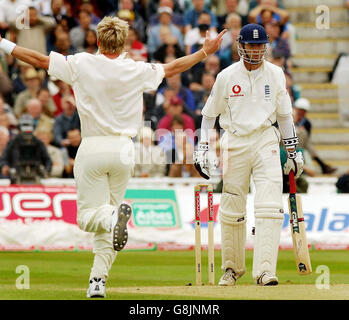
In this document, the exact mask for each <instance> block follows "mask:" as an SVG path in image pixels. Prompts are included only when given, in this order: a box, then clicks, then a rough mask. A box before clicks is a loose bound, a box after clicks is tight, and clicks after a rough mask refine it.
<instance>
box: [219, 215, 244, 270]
mask: <svg viewBox="0 0 349 320" xmlns="http://www.w3.org/2000/svg"><path fill="white" fill-rule="evenodd" d="M219 218H220V222H221V241H222V242H221V243H222V270H223V271H225V270H226V269H227V268H232V269H233V270H234V272H235V274H236V276H237V277H241V276H242V275H243V274H244V273H245V272H246V267H245V244H246V215H245V213H231V212H226V211H224V210H222V209H220V210H219Z"/></svg>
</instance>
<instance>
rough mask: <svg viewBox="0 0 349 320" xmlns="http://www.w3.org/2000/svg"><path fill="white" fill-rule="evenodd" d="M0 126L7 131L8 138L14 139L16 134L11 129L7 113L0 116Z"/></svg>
mask: <svg viewBox="0 0 349 320" xmlns="http://www.w3.org/2000/svg"><path fill="white" fill-rule="evenodd" d="M0 126H1V127H4V128H6V129H7V130H8V131H9V134H10V138H12V137H14V136H15V135H16V134H17V133H18V132H17V131H16V130H13V129H12V128H11V123H10V119H9V116H8V114H7V113H2V114H0Z"/></svg>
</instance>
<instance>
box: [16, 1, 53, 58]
mask: <svg viewBox="0 0 349 320" xmlns="http://www.w3.org/2000/svg"><path fill="white" fill-rule="evenodd" d="M55 25H56V22H55V20H54V19H53V18H51V17H44V16H41V15H39V14H38V11H37V9H35V8H34V7H29V28H20V29H18V28H16V21H12V22H11V28H12V30H14V32H15V33H16V37H17V41H16V42H17V45H19V46H21V47H25V48H27V49H32V50H35V51H38V52H40V53H42V54H44V55H47V47H46V37H47V34H48V33H49V32H50V31H51V30H52V29H53V28H54V27H55Z"/></svg>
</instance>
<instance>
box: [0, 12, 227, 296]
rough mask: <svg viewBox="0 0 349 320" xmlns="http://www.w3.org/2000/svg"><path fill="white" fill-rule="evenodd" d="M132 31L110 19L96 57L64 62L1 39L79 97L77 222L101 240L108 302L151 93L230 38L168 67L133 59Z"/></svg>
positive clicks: (92, 291) (101, 277)
mask: <svg viewBox="0 0 349 320" xmlns="http://www.w3.org/2000/svg"><path fill="white" fill-rule="evenodd" d="M128 28H129V26H128V23H127V22H125V21H123V20H120V19H118V18H116V17H104V18H103V20H102V21H101V22H100V23H99V24H98V26H97V44H98V47H99V52H98V54H96V55H92V54H89V53H78V54H75V55H69V56H63V55H61V54H59V53H57V52H53V51H52V52H51V53H50V55H49V56H45V55H42V54H40V53H38V52H36V51H33V50H28V49H26V48H23V47H19V46H16V44H15V43H12V42H10V41H8V40H6V39H2V38H1V37H0V49H2V50H4V51H5V52H6V53H7V54H12V55H13V56H14V57H16V58H18V59H20V60H22V61H24V62H27V63H29V64H31V65H33V66H35V67H38V68H42V69H46V70H48V74H49V75H50V76H55V77H56V78H58V79H60V80H62V81H64V82H66V83H68V84H69V85H71V86H72V88H73V90H74V94H75V99H76V105H77V109H78V112H79V116H80V121H81V135H82V142H81V145H80V147H79V150H78V153H77V156H76V159H75V165H74V176H75V182H76V188H77V207H78V212H77V223H78V225H79V227H80V228H81V229H82V230H84V231H87V232H93V233H94V244H93V247H94V249H93V252H94V254H95V256H94V262H93V266H92V269H91V273H90V278H89V279H90V281H89V282H90V283H89V288H88V290H87V297H105V281H106V279H107V277H108V273H109V270H110V268H111V266H112V264H113V262H114V260H115V258H116V254H117V251H120V250H121V249H123V248H124V246H125V245H126V242H127V238H128V235H127V227H126V225H127V222H128V219H129V218H130V216H131V207H130V206H129V205H127V204H124V203H122V201H123V198H124V194H125V191H126V187H127V183H128V181H129V179H130V176H131V173H132V170H133V166H134V145H133V141H132V138H133V137H135V136H136V134H137V132H138V131H139V129H140V126H141V125H142V109H143V101H142V99H143V95H142V94H143V92H144V91H146V90H156V89H157V87H158V86H159V84H160V83H161V82H162V80H163V78H164V77H171V76H173V75H175V74H177V73H181V72H183V71H185V70H187V69H189V68H191V67H192V66H193V65H195V64H196V63H198V62H199V61H201V60H203V59H205V58H206V57H207V56H208V55H210V54H212V53H214V52H216V51H217V50H218V49H219V46H220V44H221V42H222V36H223V34H224V33H225V32H226V30H224V31H222V32H221V33H220V34H219V35H218V36H217V37H216V38H215V39H210V38H209V33H207V35H206V39H205V43H204V44H203V47H202V49H200V50H199V51H197V52H195V53H193V54H191V55H188V56H185V57H182V58H179V59H177V60H174V61H172V62H170V63H168V64H164V65H162V64H150V63H145V62H135V61H133V60H131V59H127V58H126V53H124V52H123V51H124V46H125V40H126V38H127V35H128Z"/></svg>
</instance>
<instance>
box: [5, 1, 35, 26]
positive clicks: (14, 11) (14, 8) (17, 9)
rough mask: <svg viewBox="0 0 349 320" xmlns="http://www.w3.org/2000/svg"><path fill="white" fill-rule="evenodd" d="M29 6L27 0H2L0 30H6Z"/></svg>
mask: <svg viewBox="0 0 349 320" xmlns="http://www.w3.org/2000/svg"><path fill="white" fill-rule="evenodd" d="M29 5H30V1H29V0H4V1H1V2H0V29H3V30H7V29H8V28H9V26H10V24H11V22H12V21H15V20H16V18H17V17H18V16H19V15H20V14H22V13H23V12H24V10H26V9H27V8H28V7H29Z"/></svg>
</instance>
